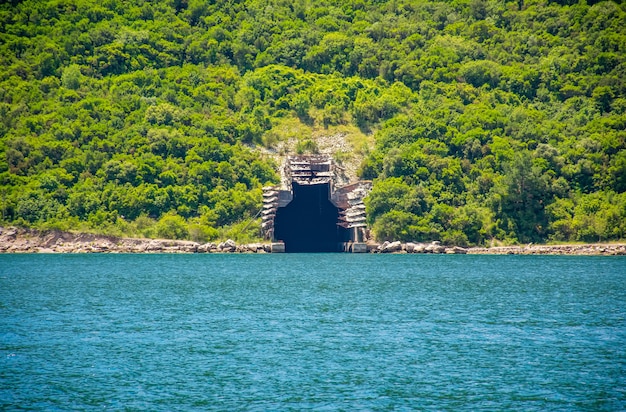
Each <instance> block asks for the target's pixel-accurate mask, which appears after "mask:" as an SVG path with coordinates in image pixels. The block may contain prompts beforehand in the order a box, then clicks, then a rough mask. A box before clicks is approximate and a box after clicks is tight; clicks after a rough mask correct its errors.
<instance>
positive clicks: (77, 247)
mask: <svg viewBox="0 0 626 412" xmlns="http://www.w3.org/2000/svg"><path fill="white" fill-rule="evenodd" d="M271 248H272V245H271V244H269V243H251V244H236V243H235V242H234V241H232V240H227V241H225V242H220V243H197V242H192V241H187V240H170V239H138V238H119V237H114V236H103V235H94V234H89V233H70V232H60V231H38V230H33V229H25V228H15V227H7V228H4V227H0V253H269V252H271ZM367 252H369V253H431V254H475V255H585V256H616V255H622V256H624V255H626V244H623V243H611V244H605V243H602V244H600V243H598V244H571V245H533V244H530V245H525V246H498V247H489V248H486V247H471V248H462V247H458V246H444V245H442V244H440V243H439V242H431V243H411V242H408V243H401V242H384V243H382V244H378V243H368V245H367Z"/></svg>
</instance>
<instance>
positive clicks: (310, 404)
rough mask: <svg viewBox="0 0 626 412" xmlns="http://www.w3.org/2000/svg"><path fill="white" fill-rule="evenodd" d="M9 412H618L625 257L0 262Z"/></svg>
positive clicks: (623, 369)
mask: <svg viewBox="0 0 626 412" xmlns="http://www.w3.org/2000/svg"><path fill="white" fill-rule="evenodd" d="M18 409H28V410H103V409H108V410H151V411H173V410H228V411H231V410H252V411H266V410H347V411H353V410H526V411H529V410H530V411H532V410H536V411H545V410H567V411H570V410H606V411H618V410H626V258H623V257H538V256H439V255H437V256H435V255H351V254H296V255H290V254H287V255H2V256H0V410H18Z"/></svg>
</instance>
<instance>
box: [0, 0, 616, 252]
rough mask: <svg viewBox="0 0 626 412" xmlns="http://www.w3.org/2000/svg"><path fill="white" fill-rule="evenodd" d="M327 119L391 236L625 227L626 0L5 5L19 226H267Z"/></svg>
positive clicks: (201, 234) (216, 231) (6, 181)
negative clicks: (300, 155)
mask: <svg viewBox="0 0 626 412" xmlns="http://www.w3.org/2000/svg"><path fill="white" fill-rule="evenodd" d="M324 133H325V134H326V135H327V136H333V135H336V134H340V135H342V136H346V135H347V139H348V140H349V141H350V142H352V150H351V151H344V152H339V153H336V157H337V158H338V160H339V161H347V160H349V159H351V158H356V159H361V158H364V161H363V163H362V165H361V168H360V170H359V174H360V177H361V178H363V179H372V180H373V181H374V189H373V191H372V193H371V195H370V196H369V198H368V199H367V209H368V219H369V220H370V224H371V227H372V229H373V232H374V233H375V235H376V237H377V238H378V239H379V240H385V239H397V240H414V241H425V240H436V239H439V240H442V241H444V242H446V243H454V244H459V245H467V244H489V243H490V242H492V241H494V240H495V241H502V242H507V243H513V242H544V241H551V240H554V241H600V240H602V241H605V240H611V239H623V238H624V237H625V236H626V6H625V5H623V4H618V3H616V2H612V1H603V2H592V1H590V2H585V1H584V0H581V1H580V2H573V1H567V0H565V1H558V2H549V1H546V0H530V1H526V0H516V1H502V0H497V1H496V0H454V1H439V2H434V1H420V0H396V1H393V0H392V1H381V0H342V1H330V0H328V1H326V0H324V1H307V0H295V1H291V0H284V1H283V0H263V1H261V0H248V1H236V0H230V1H219V0H218V1H211V2H210V1H200V0H188V1H185V0H170V1H147V0H133V1H121V0H99V1H95V0H94V1H92V0H49V1H44V0H27V1H18V0H14V1H12V2H9V3H3V4H2V5H0V137H1V140H0V152H1V153H2V156H0V202H1V203H0V209H1V210H2V219H3V222H4V224H18V225H24V226H31V227H38V228H59V229H72V230H82V231H96V232H104V233H111V234H118V235H119V234H122V235H135V236H136V235H140V236H162V237H174V238H190V239H194V240H198V241H204V240H209V239H214V238H216V237H220V236H231V237H239V238H246V237H251V236H255V235H256V234H257V233H258V223H257V222H256V221H254V219H255V216H256V214H257V212H258V211H259V209H260V203H261V187H262V186H263V185H265V184H271V183H276V182H277V181H278V179H279V178H278V175H277V173H276V167H277V165H276V162H275V161H274V160H273V158H272V157H271V156H269V155H268V153H270V152H271V151H272V149H276V148H279V147H282V146H281V142H284V141H286V140H288V139H296V141H297V145H296V147H295V149H294V150H297V151H298V152H307V151H316V150H317V147H318V144H317V141H316V136H319V135H320V134H324ZM370 141H373V142H375V143H373V144H368V142H370ZM283 150H284V149H283Z"/></svg>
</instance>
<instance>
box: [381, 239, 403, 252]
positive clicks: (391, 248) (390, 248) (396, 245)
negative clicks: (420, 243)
mask: <svg viewBox="0 0 626 412" xmlns="http://www.w3.org/2000/svg"><path fill="white" fill-rule="evenodd" d="M385 243H387V245H386V246H385V247H384V248H383V253H394V252H399V251H401V250H402V243H401V242H399V241H395V242H391V243H388V242H385Z"/></svg>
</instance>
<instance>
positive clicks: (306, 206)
mask: <svg viewBox="0 0 626 412" xmlns="http://www.w3.org/2000/svg"><path fill="white" fill-rule="evenodd" d="M329 198H330V185H329V184H318V185H299V184H298V183H293V200H292V201H291V202H290V203H289V204H288V205H287V206H286V207H283V208H279V209H278V210H277V212H276V219H275V226H274V228H275V229H274V230H275V232H274V233H275V238H276V239H277V240H282V241H283V242H284V243H285V252H287V253H296V252H300V253H304V252H309V253H310V252H339V251H340V250H341V249H340V243H341V242H343V241H345V240H346V239H345V236H346V229H343V228H342V227H340V226H337V222H338V220H339V209H338V208H337V207H336V206H335V205H333V204H332V203H331V201H330V199H329Z"/></svg>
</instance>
